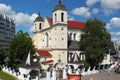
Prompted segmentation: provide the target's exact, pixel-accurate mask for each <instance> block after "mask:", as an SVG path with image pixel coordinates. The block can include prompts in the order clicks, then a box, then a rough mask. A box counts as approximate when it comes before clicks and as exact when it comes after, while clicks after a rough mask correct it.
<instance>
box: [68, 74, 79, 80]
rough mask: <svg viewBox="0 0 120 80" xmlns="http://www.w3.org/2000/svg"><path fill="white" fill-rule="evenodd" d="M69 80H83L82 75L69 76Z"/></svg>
mask: <svg viewBox="0 0 120 80" xmlns="http://www.w3.org/2000/svg"><path fill="white" fill-rule="evenodd" d="M68 80H81V76H80V75H68Z"/></svg>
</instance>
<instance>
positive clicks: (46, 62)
mask: <svg viewBox="0 0 120 80" xmlns="http://www.w3.org/2000/svg"><path fill="white" fill-rule="evenodd" d="M53 62H54V61H53V60H48V61H45V62H44V64H52V63H53Z"/></svg>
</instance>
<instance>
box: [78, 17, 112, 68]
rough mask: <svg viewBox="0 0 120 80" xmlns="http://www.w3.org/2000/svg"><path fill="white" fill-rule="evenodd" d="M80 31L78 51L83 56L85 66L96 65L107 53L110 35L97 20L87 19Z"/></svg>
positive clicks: (102, 23) (103, 24)
mask: <svg viewBox="0 0 120 80" xmlns="http://www.w3.org/2000/svg"><path fill="white" fill-rule="evenodd" d="M82 31H83V34H82V35H81V40H80V50H81V51H83V53H84V54H85V58H86V61H85V62H86V63H85V66H86V65H87V66H88V64H89V66H95V65H98V64H99V63H101V61H102V60H103V59H104V55H105V54H106V53H108V45H109V44H110V42H111V35H110V34H109V33H108V32H107V30H106V28H105V23H104V22H102V21H100V20H98V19H93V20H92V19H89V20H88V21H87V22H86V25H85V27H84V29H83V30H82Z"/></svg>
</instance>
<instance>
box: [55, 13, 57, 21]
mask: <svg viewBox="0 0 120 80" xmlns="http://www.w3.org/2000/svg"><path fill="white" fill-rule="evenodd" d="M56 21H57V14H56V13H55V22H56Z"/></svg>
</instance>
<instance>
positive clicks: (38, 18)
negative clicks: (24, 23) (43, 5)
mask: <svg viewBox="0 0 120 80" xmlns="http://www.w3.org/2000/svg"><path fill="white" fill-rule="evenodd" d="M36 21H42V22H43V18H42V17H41V16H40V14H38V17H36V19H35V21H34V22H36Z"/></svg>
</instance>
